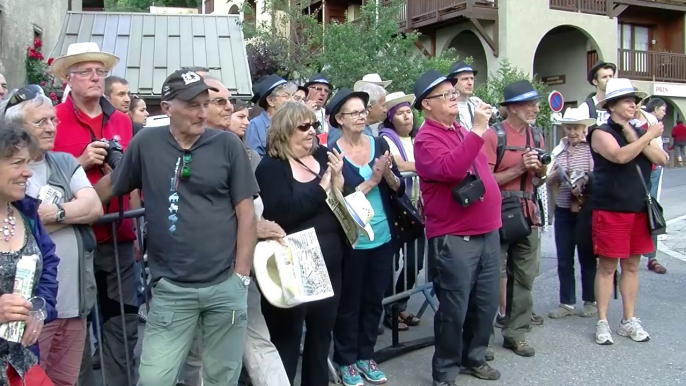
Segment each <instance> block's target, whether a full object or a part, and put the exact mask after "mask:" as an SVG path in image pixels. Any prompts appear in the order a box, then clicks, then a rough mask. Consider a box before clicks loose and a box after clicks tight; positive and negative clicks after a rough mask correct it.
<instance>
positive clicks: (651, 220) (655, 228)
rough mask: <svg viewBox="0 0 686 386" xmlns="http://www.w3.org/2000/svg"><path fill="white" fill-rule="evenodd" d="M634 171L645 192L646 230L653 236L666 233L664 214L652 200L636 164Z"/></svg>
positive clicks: (659, 206)
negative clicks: (646, 206)
mask: <svg viewBox="0 0 686 386" xmlns="http://www.w3.org/2000/svg"><path fill="white" fill-rule="evenodd" d="M636 171H637V172H638V176H639V177H640V178H641V183H642V184H643V188H644V189H645V191H646V203H647V204H648V208H647V209H646V210H647V215H648V229H649V230H650V234H651V235H653V236H658V235H663V234H665V233H666V232H667V222H666V221H665V216H664V212H663V209H662V205H660V203H659V202H657V200H654V199H653V196H651V195H650V189H649V188H648V184H646V180H645V178H643V173H641V168H640V167H639V166H638V164H636Z"/></svg>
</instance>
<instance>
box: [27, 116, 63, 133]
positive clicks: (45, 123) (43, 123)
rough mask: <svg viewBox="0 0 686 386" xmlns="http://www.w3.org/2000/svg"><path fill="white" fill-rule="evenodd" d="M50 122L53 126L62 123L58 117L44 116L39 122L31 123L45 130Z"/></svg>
mask: <svg viewBox="0 0 686 386" xmlns="http://www.w3.org/2000/svg"><path fill="white" fill-rule="evenodd" d="M48 123H50V124H51V125H52V127H57V125H59V124H60V120H59V119H57V118H43V119H41V120H40V121H38V122H30V123H29V125H31V126H33V127H37V128H41V129H43V130H45V128H46V127H47V126H48Z"/></svg>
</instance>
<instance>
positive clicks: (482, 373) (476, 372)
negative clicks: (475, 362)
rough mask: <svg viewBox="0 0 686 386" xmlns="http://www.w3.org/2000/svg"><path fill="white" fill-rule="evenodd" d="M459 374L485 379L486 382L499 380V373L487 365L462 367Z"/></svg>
mask: <svg viewBox="0 0 686 386" xmlns="http://www.w3.org/2000/svg"><path fill="white" fill-rule="evenodd" d="M460 374H469V375H471V376H473V377H476V378H479V379H485V380H487V381H497V380H498V379H500V371H498V370H496V369H494V368H493V367H491V366H490V365H489V364H487V363H484V364H483V365H481V366H477V367H463V368H461V369H460Z"/></svg>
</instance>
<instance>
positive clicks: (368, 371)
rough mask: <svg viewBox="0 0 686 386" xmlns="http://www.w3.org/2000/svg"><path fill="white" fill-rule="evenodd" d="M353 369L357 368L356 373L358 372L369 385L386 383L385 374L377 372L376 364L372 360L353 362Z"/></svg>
mask: <svg viewBox="0 0 686 386" xmlns="http://www.w3.org/2000/svg"><path fill="white" fill-rule="evenodd" d="M355 367H357V371H359V372H360V374H362V376H363V377H364V378H365V379H366V380H367V382H369V383H373V384H375V385H380V384H383V383H386V381H387V380H388V378H386V374H384V373H383V371H381V370H379V367H378V366H377V365H376V362H374V361H372V360H363V361H357V362H355Z"/></svg>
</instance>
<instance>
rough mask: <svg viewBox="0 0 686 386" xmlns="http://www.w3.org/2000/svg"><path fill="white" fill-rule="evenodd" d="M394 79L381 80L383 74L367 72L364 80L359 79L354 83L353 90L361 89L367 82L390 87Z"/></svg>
mask: <svg viewBox="0 0 686 386" xmlns="http://www.w3.org/2000/svg"><path fill="white" fill-rule="evenodd" d="M392 82H393V81H392V80H381V75H379V74H367V75H365V76H363V77H362V80H358V81H357V82H355V84H354V85H353V91H360V88H361V87H362V86H364V85H365V84H375V85H377V86H381V87H383V88H386V87H388V86H389V85H390V84H391V83H392Z"/></svg>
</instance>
